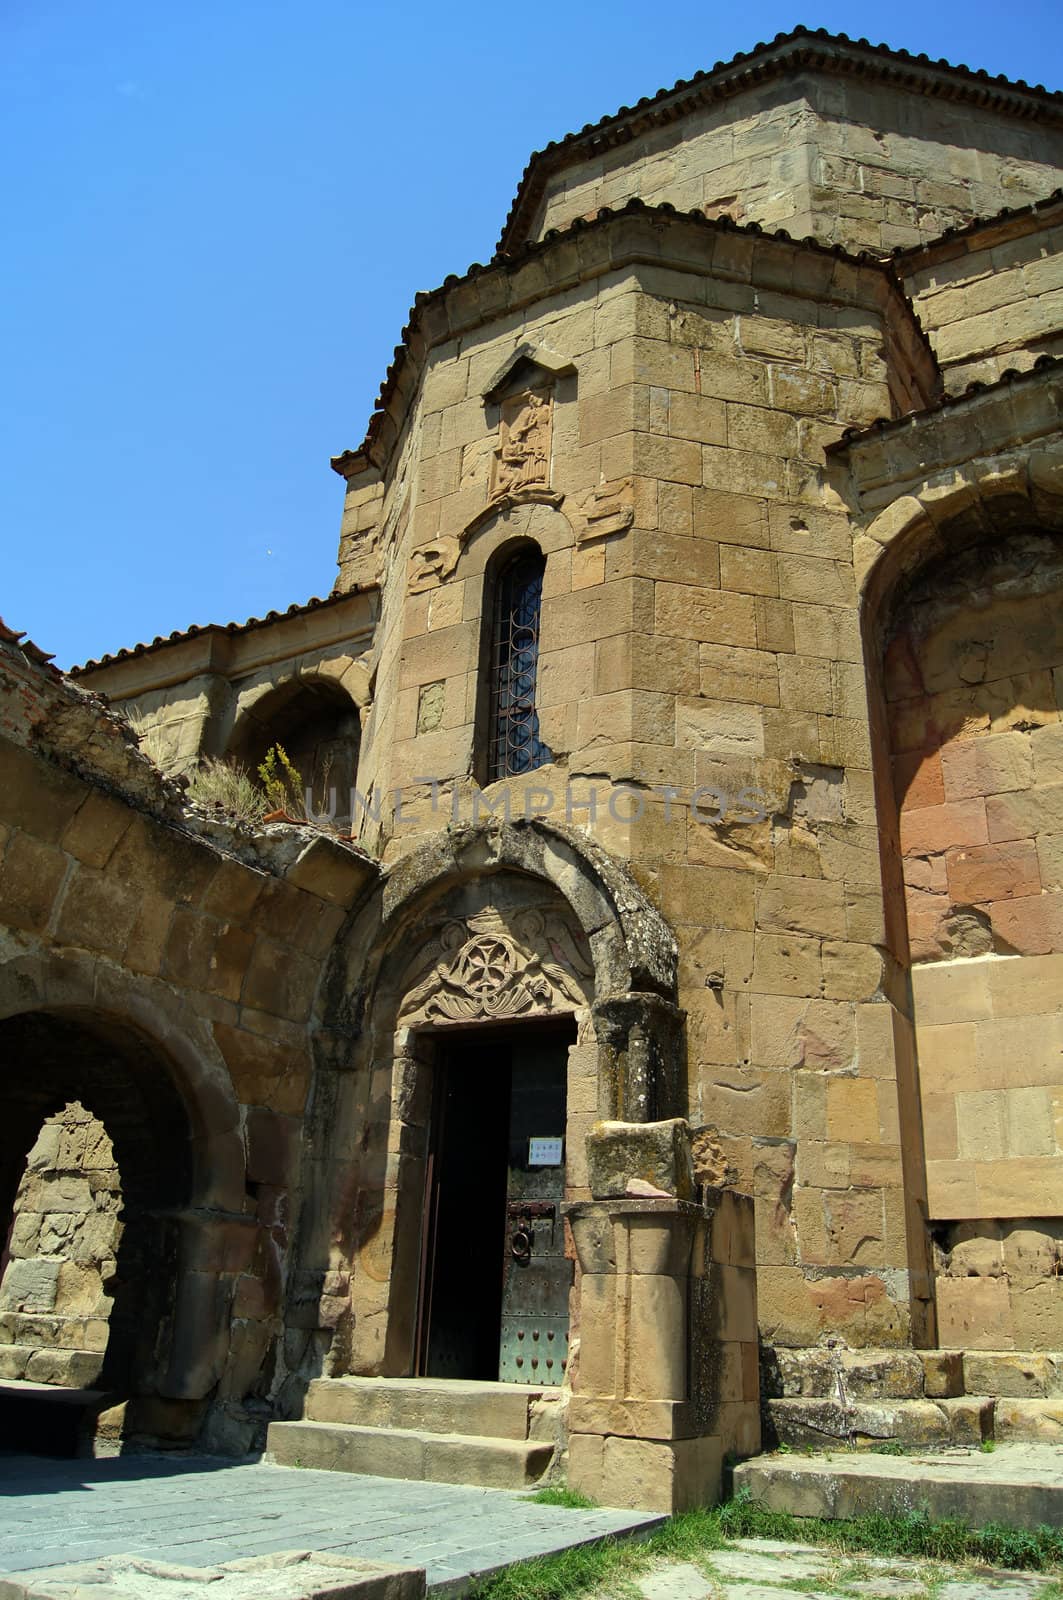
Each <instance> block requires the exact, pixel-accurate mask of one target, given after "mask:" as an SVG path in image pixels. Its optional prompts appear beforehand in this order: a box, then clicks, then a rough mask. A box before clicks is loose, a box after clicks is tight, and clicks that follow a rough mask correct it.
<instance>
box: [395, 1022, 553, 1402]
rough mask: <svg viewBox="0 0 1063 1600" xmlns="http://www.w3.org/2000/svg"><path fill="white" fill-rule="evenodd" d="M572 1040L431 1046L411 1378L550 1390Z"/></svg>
mask: <svg viewBox="0 0 1063 1600" xmlns="http://www.w3.org/2000/svg"><path fill="white" fill-rule="evenodd" d="M573 1037H574V1025H573V1024H572V1023H571V1022H569V1023H567V1024H566V1025H565V1026H564V1027H558V1026H557V1025H556V1024H554V1025H551V1026H536V1025H527V1026H524V1027H522V1028H521V1029H520V1031H519V1032H517V1031H516V1030H515V1029H508V1030H505V1031H503V1030H499V1031H498V1032H492V1033H490V1034H488V1033H485V1032H482V1031H480V1030H476V1031H475V1032H473V1031H470V1032H468V1033H456V1034H451V1035H449V1036H447V1037H440V1039H439V1041H438V1048H437V1057H436V1066H435V1087H434V1091H433V1105H432V1130H431V1138H430V1145H429V1156H428V1173H427V1185H426V1193H425V1208H424V1219H423V1227H424V1232H423V1238H422V1262H421V1284H420V1301H419V1307H418V1331H417V1371H418V1373H419V1374H421V1375H424V1376H427V1377H438V1378H463V1379H487V1380H493V1379H497V1378H499V1376H502V1377H504V1378H507V1379H509V1380H510V1381H516V1382H524V1383H537V1384H559V1383H561V1382H562V1380H563V1377H564V1368H565V1361H566V1357H567V1343H568V1292H569V1289H570V1287H571V1282H572V1263H571V1262H569V1261H566V1260H565V1259H564V1231H563V1224H562V1219H561V1201H562V1199H563V1197H564V1174H565V1168H564V1136H565V1081H566V1072H567V1054H568V1045H569V1044H570V1043H571V1041H572V1039H573ZM533 1346H534V1350H535V1354H534V1356H533V1355H532V1349H533ZM540 1346H541V1348H540ZM548 1347H549V1356H547V1353H546V1352H547V1348H548ZM548 1360H549V1366H548V1365H547V1361H548ZM533 1361H534V1366H533V1364H532V1363H533Z"/></svg>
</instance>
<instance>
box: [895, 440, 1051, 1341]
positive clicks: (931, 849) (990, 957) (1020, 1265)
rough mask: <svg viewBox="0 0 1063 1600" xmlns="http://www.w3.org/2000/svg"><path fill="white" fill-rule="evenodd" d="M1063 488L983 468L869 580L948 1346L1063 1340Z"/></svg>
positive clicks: (913, 499) (1047, 468) (1018, 468)
mask: <svg viewBox="0 0 1063 1600" xmlns="http://www.w3.org/2000/svg"><path fill="white" fill-rule="evenodd" d="M1061 490H1063V480H1061V478H1060V466H1059V457H1058V454H1057V453H1056V452H1054V451H1049V450H1042V451H1038V452H1034V453H1033V454H1031V455H1030V456H1029V457H1028V458H1026V457H1019V456H1015V457H1008V458H997V459H996V460H994V461H983V462H976V463H974V464H972V465H970V466H969V467H967V468H966V469H965V470H964V472H963V473H962V474H958V475H957V481H955V482H953V483H952V484H951V485H949V486H945V485H942V486H941V488H940V489H939V490H935V491H934V492H930V491H929V490H928V491H927V492H925V493H922V494H920V495H918V496H910V497H906V498H905V499H903V500H899V501H897V502H895V503H894V505H892V506H891V507H888V508H887V509H886V510H885V511H884V512H882V513H881V514H880V516H879V517H878V518H877V519H876V521H875V522H874V523H873V524H872V526H871V529H870V533H871V534H872V535H873V536H874V537H875V539H876V542H877V551H878V553H877V555H876V557H875V559H874V560H873V562H871V564H870V565H869V566H868V567H867V570H866V571H865V574H864V584H863V595H864V632H865V641H866V649H867V659H868V662H869V666H870V669H871V671H870V676H871V678H872V682H873V690H874V693H873V698H872V711H873V746H874V749H875V760H876V782H877V793H878V809H879V817H880V832H881V839H882V846H883V877H884V882H885V885H886V903H887V907H888V908H889V911H890V917H889V922H888V938H889V942H890V946H891V949H892V950H893V953H894V954H895V955H896V957H897V959H898V961H899V962H900V963H901V965H902V967H903V968H904V969H905V970H906V972H907V974H908V996H907V999H908V1010H907V1015H906V1016H905V1017H904V1018H903V1028H904V1030H905V1031H906V1034H907V1038H908V1040H909V1041H910V1043H909V1046H908V1052H907V1054H908V1059H909V1061H910V1063H911V1070H910V1072H906V1073H905V1081H904V1083H903V1085H902V1087H903V1089H904V1091H905V1093H904V1096H903V1098H902V1105H901V1112H902V1119H906V1120H907V1125H908V1129H909V1137H908V1140H907V1151H906V1184H907V1188H908V1195H907V1198H908V1201H909V1205H910V1206H913V1205H914V1204H918V1206H919V1207H920V1209H921V1211H922V1214H923V1228H924V1233H926V1232H927V1231H928V1232H929V1235H930V1238H929V1240H928V1244H929V1247H930V1256H931V1259H930V1260H929V1262H928V1265H929V1267H930V1270H931V1273H932V1276H933V1282H934V1302H935V1315H936V1324H937V1328H936V1338H937V1342H938V1343H939V1344H942V1345H947V1346H952V1347H963V1346H969V1345H971V1344H973V1345H975V1346H976V1347H977V1346H981V1347H983V1348H994V1349H1008V1348H1018V1349H1024V1348H1025V1349H1038V1348H1057V1347H1058V1345H1059V1342H1060V1340H1061V1338H1063V1321H1061V1320H1060V1313H1059V1311H1058V1310H1057V1309H1056V1308H1057V1306H1058V1294H1057V1293H1056V1292H1055V1273H1056V1265H1055V1263H1056V1261H1057V1259H1058V1253H1059V1250H1060V1248H1061V1243H1063V1221H1061V1219H1060V1217H1059V1209H1060V1208H1059V1200H1058V1196H1059V1192H1060V1183H1061V1181H1063V1147H1061V1146H1060V1144H1059V1141H1058V1138H1057V1136H1056V1133H1055V1126H1054V1112H1053V1105H1054V1099H1055V1097H1057V1096H1059V1095H1061V1094H1063V1074H1061V1072H1060V1070H1059V1068H1058V1065H1055V1066H1054V1064H1053V1051H1055V1054H1056V1056H1057V1057H1058V1046H1057V1044H1056V1042H1055V1041H1056V1040H1057V1037H1058V1033H1059V1030H1060V1028H1061V1027H1063V1015H1061V1002H1060V999H1059V996H1060V994H1061V993H1063V876H1061V873H1060V867H1059V862H1058V861H1057V859H1056V851H1055V846H1054V840H1055V838H1056V835H1057V833H1060V832H1063V799H1061V797H1063V687H1061V686H1063V624H1061V621H1060V619H1061V617H1063V498H1061V495H1060V491H1061ZM916 1063H918V1065H917V1066H916ZM899 1078H900V1073H899ZM913 1223H914V1218H913ZM931 1342H933V1339H931Z"/></svg>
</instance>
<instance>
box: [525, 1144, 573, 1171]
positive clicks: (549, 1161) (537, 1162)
mask: <svg viewBox="0 0 1063 1600" xmlns="http://www.w3.org/2000/svg"><path fill="white" fill-rule="evenodd" d="M564 1148H565V1141H564V1139H529V1140H528V1165H529V1167H559V1166H560V1165H561V1162H562V1160H563V1159H564V1157H563V1155H562V1151H563V1150H564Z"/></svg>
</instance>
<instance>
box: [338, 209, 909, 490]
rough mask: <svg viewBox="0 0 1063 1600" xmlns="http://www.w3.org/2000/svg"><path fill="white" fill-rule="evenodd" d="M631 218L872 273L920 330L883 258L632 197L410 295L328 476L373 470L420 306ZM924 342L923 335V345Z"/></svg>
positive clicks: (755, 224)
mask: <svg viewBox="0 0 1063 1600" xmlns="http://www.w3.org/2000/svg"><path fill="white" fill-rule="evenodd" d="M632 216H640V217H646V218H648V219H649V220H651V221H655V222H665V223H680V222H682V223H688V224H693V225H694V226H695V227H700V228H706V229H708V230H709V231H710V232H713V233H739V234H745V235H747V236H749V237H751V238H761V239H769V240H773V241H775V242H777V243H779V244H790V245H794V246H796V247H797V248H798V249H802V250H812V251H815V252H817V253H818V254H820V255H828V256H833V257H834V258H835V259H836V260H838V261H846V262H848V263H849V264H850V265H852V266H856V267H872V268H877V269H878V270H879V271H880V272H882V273H884V275H885V276H886V277H887V278H888V279H889V281H890V283H891V284H892V285H893V287H894V288H895V289H896V291H897V293H898V294H899V295H900V297H901V299H902V300H903V301H904V302H905V304H906V305H907V306H908V309H909V311H910V313H911V316H912V319H913V322H914V323H915V325H916V326H917V327H918V328H919V329H920V331H922V324H921V323H920V321H919V317H918V315H917V314H916V311H915V307H914V305H913V304H912V300H911V297H910V295H909V294H908V292H907V290H906V289H905V287H904V284H903V283H902V282H901V279H900V277H899V276H898V274H897V272H896V270H895V268H894V265H893V262H892V260H891V259H890V258H889V257H888V256H881V255H876V254H875V253H874V252H872V251H870V250H860V251H857V252H855V253H854V252H853V251H851V250H846V249H845V248H844V246H843V245H840V244H823V243H822V242H821V240H819V239H816V238H813V237H812V236H811V235H807V236H806V237H805V238H803V239H795V238H794V236H793V235H792V234H791V233H788V232H787V231H786V229H785V228H776V229H772V228H765V227H763V226H762V225H761V224H760V223H759V222H736V221H735V220H734V218H733V217H730V216H727V215H724V216H720V217H707V216H706V215H705V213H704V212H703V211H697V210H695V211H680V210H678V209H677V207H675V206H673V205H671V204H669V203H668V202H664V203H663V204H661V205H650V204H648V203H647V202H646V201H645V200H640V199H639V198H638V197H637V196H633V197H632V198H631V199H630V200H628V201H627V202H626V203H625V204H624V205H622V206H619V207H615V208H613V207H610V206H603V207H602V208H601V209H600V210H599V211H598V213H597V215H596V216H594V217H593V218H590V219H589V220H588V219H585V218H582V217H577V218H576V219H575V221H573V222H571V223H569V225H568V227H567V228H550V229H548V231H547V232H546V233H545V234H544V235H543V237H542V238H541V239H531V240H529V241H528V242H527V243H526V244H523V245H521V246H520V248H519V249H518V250H516V251H514V252H512V253H510V252H506V251H499V252H498V253H497V254H495V255H494V256H493V257H492V258H491V260H490V261H489V262H488V263H487V265H486V266H485V265H484V264H483V263H482V262H479V261H475V262H473V264H472V266H470V267H468V268H467V269H466V271H465V272H463V273H451V274H450V276H449V277H447V278H444V280H443V282H442V283H441V284H440V285H439V287H438V288H436V289H429V290H423V291H421V292H420V293H419V294H417V295H415V297H414V303H413V306H412V307H411V309H410V313H409V321H408V322H407V323H406V326H405V327H404V328H403V330H402V343H401V344H397V345H396V346H395V352H394V360H393V361H392V362H391V365H390V366H389V367H388V370H387V372H386V373H385V374H384V381H383V383H382V384H381V386H380V392H379V394H378V395H377V398H376V402H375V404H374V407H373V412H372V415H371V416H370V418H369V424H368V427H367V428H366V433H365V438H364V439H363V441H362V443H361V444H360V445H358V446H357V447H356V448H355V449H353V450H344V451H342V452H341V453H340V454H339V455H336V456H333V457H332V458H331V462H330V465H331V466H332V470H333V471H334V472H338V473H339V474H340V476H341V477H351V476H353V475H354V474H355V473H356V472H358V471H362V470H364V469H365V468H366V467H367V466H370V465H375V464H376V463H374V462H373V458H372V446H373V444H374V442H375V440H376V437H377V435H378V433H379V432H380V428H381V426H382V424H383V420H384V416H385V414H386V411H387V407H388V403H389V401H390V400H391V397H392V395H393V394H394V392H395V389H396V387H397V385H398V381H399V377H400V374H401V372H402V368H403V366H404V365H405V363H406V361H407V359H408V357H409V346H410V341H411V335H412V334H413V332H414V330H415V328H416V324H417V321H418V319H419V317H420V314H421V312H422V310H423V308H424V307H425V306H428V305H432V304H434V303H435V302H436V301H438V300H441V299H443V298H444V296H446V295H447V294H449V293H450V291H451V290H452V289H456V288H458V287H460V286H461V285H462V284H466V283H471V282H473V281H474V280H475V279H476V278H479V277H482V276H483V275H484V274H485V273H488V272H496V271H514V270H516V268H518V267H520V266H522V265H523V264H524V263H525V262H526V261H529V260H531V259H532V258H533V257H534V256H537V255H541V254H543V253H544V252H545V251H548V250H549V249H550V248H551V247H552V246H553V245H555V244H557V243H559V242H560V241H562V240H565V239H568V238H570V237H571V236H572V235H573V234H576V233H587V232H590V231H592V230H594V229H596V228H603V227H608V226H609V224H610V223H613V222H616V221H618V220H619V219H621V218H623V217H632ZM925 337H926V336H925V334H924V339H925ZM926 343H927V350H928V352H929V354H930V356H931V358H932V359H933V361H934V364H935V366H937V359H936V357H934V354H933V351H932V349H931V348H930V344H929V341H926Z"/></svg>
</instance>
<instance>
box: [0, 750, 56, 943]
mask: <svg viewBox="0 0 1063 1600" xmlns="http://www.w3.org/2000/svg"><path fill="white" fill-rule="evenodd" d="M5 781H6V780H5ZM68 860H69V858H68V857H67V856H65V855H63V853H62V852H61V851H59V850H55V849H53V848H52V846H51V845H48V844H42V843H41V842H40V841H39V840H37V839H34V838H31V837H30V835H29V834H26V833H15V834H14V835H13V836H12V837H11V838H10V839H9V840H8V844H7V849H6V850H5V851H4V856H3V863H2V865H0V896H2V898H3V904H4V909H5V915H6V916H7V917H8V919H9V921H10V922H11V923H13V925H14V926H15V927H16V928H28V929H30V930H39V929H42V928H44V927H45V926H46V925H47V922H48V919H49V917H50V916H51V913H52V906H53V904H54V902H55V898H56V895H57V894H58V893H59V890H60V887H61V886H62V883H63V879H64V878H65V876H66V871H67V865H68Z"/></svg>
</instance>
